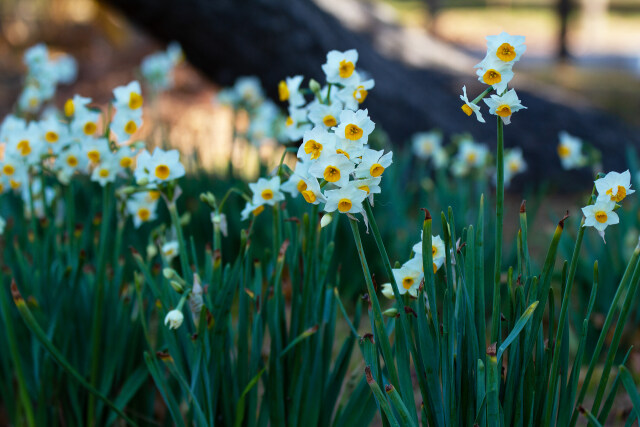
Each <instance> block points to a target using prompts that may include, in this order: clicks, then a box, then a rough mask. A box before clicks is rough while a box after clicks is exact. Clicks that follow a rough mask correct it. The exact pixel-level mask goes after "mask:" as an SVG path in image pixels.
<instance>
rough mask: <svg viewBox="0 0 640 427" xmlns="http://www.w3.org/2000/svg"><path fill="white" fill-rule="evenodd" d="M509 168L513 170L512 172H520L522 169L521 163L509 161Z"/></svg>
mask: <svg viewBox="0 0 640 427" xmlns="http://www.w3.org/2000/svg"><path fill="white" fill-rule="evenodd" d="M509 169H510V170H511V172H518V171H519V170H520V163H518V162H509Z"/></svg>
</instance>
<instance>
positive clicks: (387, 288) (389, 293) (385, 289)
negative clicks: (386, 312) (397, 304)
mask: <svg viewBox="0 0 640 427" xmlns="http://www.w3.org/2000/svg"><path fill="white" fill-rule="evenodd" d="M380 292H382V295H384V296H385V297H386V298H388V299H395V298H396V297H395V295H394V294H393V288H392V287H391V283H385V284H384V285H382V289H381V291H380Z"/></svg>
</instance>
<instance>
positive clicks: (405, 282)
mask: <svg viewBox="0 0 640 427" xmlns="http://www.w3.org/2000/svg"><path fill="white" fill-rule="evenodd" d="M412 286H413V277H405V278H404V279H402V287H403V288H405V289H406V290H409V289H411V287H412Z"/></svg>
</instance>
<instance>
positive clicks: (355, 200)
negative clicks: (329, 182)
mask: <svg viewBox="0 0 640 427" xmlns="http://www.w3.org/2000/svg"><path fill="white" fill-rule="evenodd" d="M324 195H325V197H326V198H327V203H326V205H325V206H324V210H325V212H334V211H335V210H336V209H337V210H338V212H340V213H352V214H355V213H360V212H362V202H363V201H364V199H365V197H367V192H366V191H364V190H360V189H358V188H357V187H356V186H355V185H346V186H344V187H342V188H338V189H337V190H328V191H326V192H325V193H324Z"/></svg>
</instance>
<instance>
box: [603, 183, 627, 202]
mask: <svg viewBox="0 0 640 427" xmlns="http://www.w3.org/2000/svg"><path fill="white" fill-rule="evenodd" d="M607 194H608V195H609V196H611V200H613V201H614V202H621V201H622V200H623V199H624V198H625V197H627V189H626V188H624V187H623V186H621V185H618V192H617V193H616V194H615V196H614V195H613V188H610V189H608V190H607Z"/></svg>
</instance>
